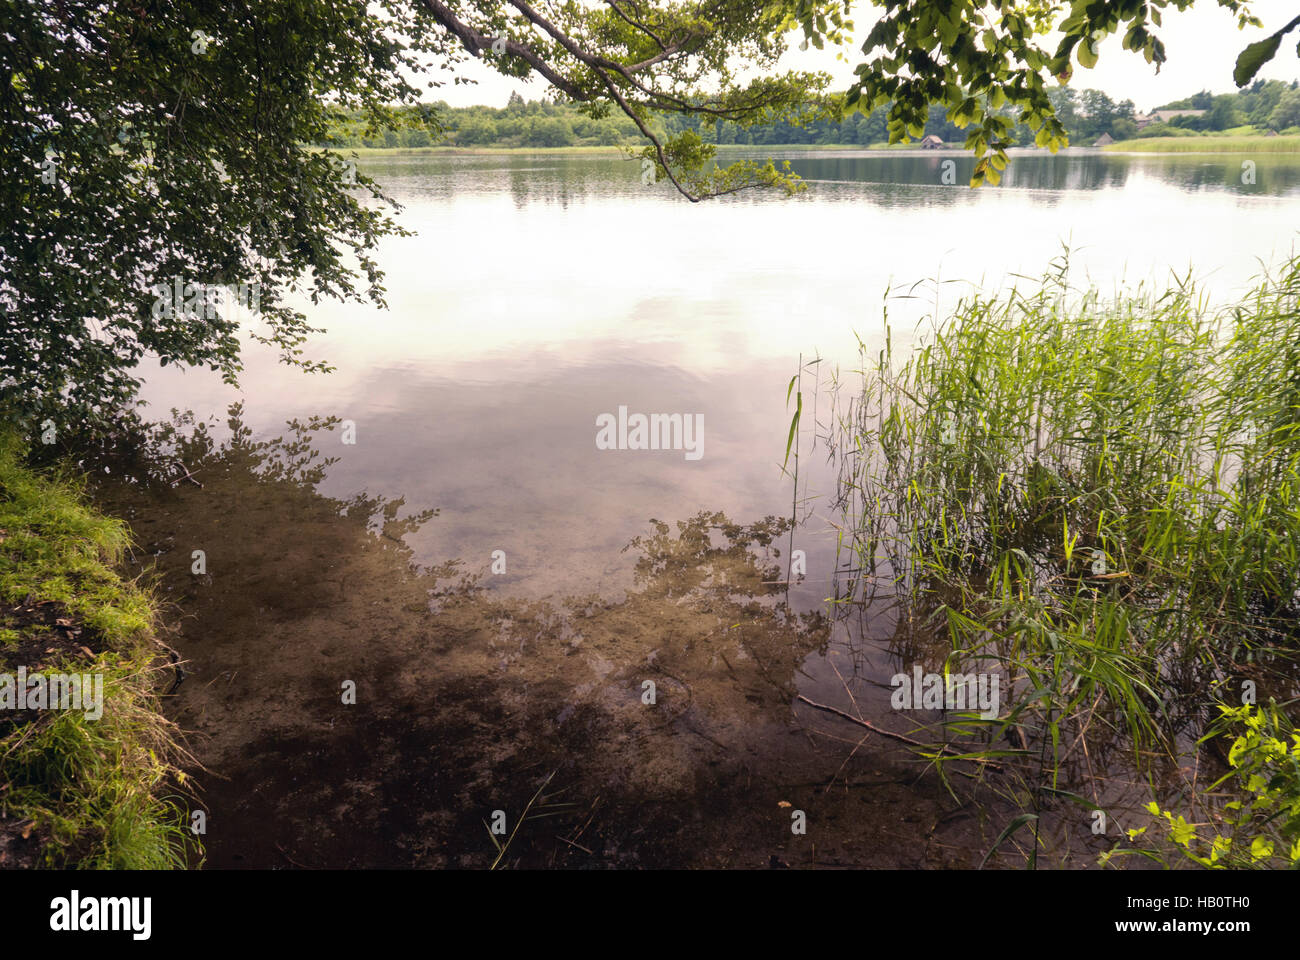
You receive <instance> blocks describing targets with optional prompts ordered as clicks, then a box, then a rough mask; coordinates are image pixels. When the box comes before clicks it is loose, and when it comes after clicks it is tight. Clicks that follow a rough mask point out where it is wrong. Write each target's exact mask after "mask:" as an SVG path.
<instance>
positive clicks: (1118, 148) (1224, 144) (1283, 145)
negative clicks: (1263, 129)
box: [1102, 134, 1300, 153]
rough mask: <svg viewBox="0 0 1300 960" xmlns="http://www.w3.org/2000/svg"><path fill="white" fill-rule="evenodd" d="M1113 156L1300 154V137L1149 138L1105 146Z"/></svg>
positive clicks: (1292, 135)
mask: <svg viewBox="0 0 1300 960" xmlns="http://www.w3.org/2000/svg"><path fill="white" fill-rule="evenodd" d="M1102 149H1103V150H1108V151H1110V152H1111V153H1300V134H1287V135H1282V136H1276V137H1264V136H1258V135H1256V136H1230V137H1217V136H1199V137H1195V136H1194V137H1147V138H1145V139H1140V140H1121V141H1120V142H1119V143H1112V144H1110V145H1109V146H1105V147H1102Z"/></svg>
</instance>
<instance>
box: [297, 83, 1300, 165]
mask: <svg viewBox="0 0 1300 960" xmlns="http://www.w3.org/2000/svg"><path fill="white" fill-rule="evenodd" d="M1298 87H1300V84H1297V83H1296V82H1295V81H1293V82H1292V83H1290V84H1286V83H1283V82H1282V81H1280V80H1258V81H1256V82H1255V83H1254V84H1253V85H1252V86H1250V87H1249V88H1248V89H1245V90H1241V91H1238V92H1236V93H1225V94H1211V93H1209V92H1208V91H1202V92H1201V93H1198V94H1195V95H1194V96H1191V97H1188V98H1186V99H1184V100H1176V101H1173V102H1171V103H1167V104H1164V105H1162V106H1160V107H1157V108H1155V109H1158V110H1180V109H1181V110H1204V111H1205V113H1204V114H1202V115H1199V116H1182V117H1175V118H1173V119H1172V120H1171V121H1169V122H1168V123H1153V124H1150V125H1148V126H1146V127H1145V128H1144V129H1142V130H1141V131H1139V130H1138V123H1137V117H1138V112H1137V109H1136V107H1135V106H1134V104H1133V101H1132V100H1122V101H1120V102H1119V103H1116V102H1115V101H1113V100H1111V98H1110V97H1108V96H1107V95H1106V94H1105V93H1102V92H1101V91H1100V90H1075V89H1073V88H1071V87H1056V88H1054V89H1051V90H1050V91H1049V96H1050V98H1051V100H1052V104H1053V106H1054V107H1055V108H1056V113H1057V116H1058V117H1059V118H1060V119H1061V121H1062V122H1063V123H1064V124H1065V128H1066V129H1067V130H1068V131H1069V134H1070V142H1071V143H1072V144H1075V145H1076V146H1086V145H1088V144H1090V143H1092V142H1093V141H1094V140H1096V139H1097V138H1098V137H1100V136H1101V135H1102V134H1106V133H1108V134H1110V135H1111V136H1112V137H1113V138H1114V139H1116V140H1130V139H1132V138H1134V137H1154V136H1167V135H1171V134H1172V135H1179V134H1191V133H1195V132H1207V131H1219V130H1228V129H1233V128H1238V127H1244V126H1250V127H1254V128H1257V129H1259V130H1268V129H1272V130H1278V131H1281V130H1286V129H1288V128H1291V127H1296V126H1300V89H1298ZM887 112H888V108H887V107H880V108H878V109H876V110H873V111H871V112H870V113H867V114H863V113H853V114H851V115H850V116H848V117H846V118H845V119H844V120H842V121H840V122H838V123H835V122H832V121H828V120H825V119H810V120H809V121H808V122H807V123H806V124H803V125H800V124H798V123H792V122H777V123H769V124H765V125H762V126H753V127H742V126H739V125H737V124H735V123H730V122H727V121H722V122H719V123H716V124H715V123H712V122H710V121H709V120H708V119H706V118H702V117H690V116H686V115H685V114H679V113H675V114H670V115H664V116H659V117H655V118H654V119H653V120H652V121H651V128H652V129H653V130H654V132H655V133H656V134H657V135H659V136H661V137H668V136H673V135H675V134H679V133H682V132H683V131H685V130H688V129H689V130H693V131H695V133H697V134H698V135H699V137H700V139H701V140H703V141H704V142H705V143H717V144H724V145H729V144H738V145H742V146H747V145H753V146H768V145H780V144H809V145H818V144H823V145H824V144H853V145H857V146H869V145H871V144H877V143H886V142H888V140H889V133H888V130H887V128H886V119H885V117H886V114H887ZM946 112H947V111H946V110H945V108H944V107H942V106H940V105H937V104H936V105H933V106H931V107H930V111H929V121H928V122H927V124H926V127H925V133H926V135H927V136H928V135H931V134H933V135H935V136H937V137H939V139H941V140H943V141H945V142H949V143H960V142H962V141H963V140H964V139H965V133H964V132H963V131H962V130H961V128H959V127H957V126H956V125H955V124H953V123H952V122H951V121H949V120H948V118H947V116H946ZM396 113H397V114H398V115H399V116H401V117H402V118H403V120H404V121H405V125H404V126H403V127H402V128H401V129H397V130H393V129H387V130H380V129H374V128H368V127H367V124H366V121H365V120H364V118H363V117H361V116H360V115H359V114H353V113H348V112H344V111H339V112H337V113H336V114H335V118H334V122H333V123H332V124H331V126H330V129H329V133H328V135H327V137H326V138H324V139H322V140H321V141H320V143H321V145H329V146H336V147H377V148H401V147H428V146H433V145H435V144H437V145H443V146H458V147H578V146H617V145H620V144H634V143H637V142H638V137H639V134H638V131H637V129H636V126H635V124H633V122H632V121H631V119H629V118H628V117H626V116H624V115H622V114H613V115H606V116H603V117H601V116H592V115H591V114H590V113H589V112H587V111H586V110H584V108H582V107H579V106H577V105H575V104H571V103H565V102H557V101H554V100H551V99H549V98H548V99H542V100H527V101H526V100H524V98H523V97H521V96H520V95H519V94H518V93H512V94H511V95H510V100H509V102H508V103H507V104H506V106H505V107H504V108H500V109H497V108H493V107H485V106H474V107H451V106H448V105H447V104H446V103H445V102H440V103H435V104H433V105H432V106H431V107H430V106H429V105H422V106H420V107H414V106H411V107H402V108H398V109H397V110H396ZM1015 139H1016V142H1017V144H1019V145H1022V146H1023V145H1030V144H1032V143H1033V142H1034V134H1033V132H1032V131H1031V130H1030V129H1029V128H1028V127H1026V126H1023V125H1021V126H1020V127H1018V128H1017V130H1016V132H1015Z"/></svg>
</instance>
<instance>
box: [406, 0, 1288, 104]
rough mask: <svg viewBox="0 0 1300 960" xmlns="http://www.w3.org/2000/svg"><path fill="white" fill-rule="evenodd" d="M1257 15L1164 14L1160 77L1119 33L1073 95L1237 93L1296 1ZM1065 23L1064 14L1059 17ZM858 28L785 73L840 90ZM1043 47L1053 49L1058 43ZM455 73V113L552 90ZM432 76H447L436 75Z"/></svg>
mask: <svg viewBox="0 0 1300 960" xmlns="http://www.w3.org/2000/svg"><path fill="white" fill-rule="evenodd" d="M1251 7H1252V10H1253V11H1254V13H1255V15H1256V16H1258V17H1259V18H1260V19H1261V20H1262V21H1263V22H1264V28H1263V29H1258V28H1248V29H1247V30H1245V31H1239V30H1238V29H1237V23H1236V19H1235V18H1234V17H1233V15H1232V14H1231V13H1229V12H1228V11H1226V10H1224V9H1222V8H1221V7H1219V6H1218V5H1217V4H1216V3H1214V0H1200V2H1199V3H1198V4H1197V5H1196V6H1195V7H1194V8H1192V9H1190V10H1188V11H1186V12H1185V13H1178V12H1177V11H1176V10H1173V9H1172V8H1170V9H1167V10H1166V11H1165V14H1164V26H1163V27H1160V28H1157V29H1156V31H1155V32H1156V35H1157V36H1158V37H1160V39H1161V40H1163V41H1164V44H1165V51H1166V54H1167V56H1168V58H1169V59H1168V61H1167V62H1166V63H1165V65H1164V67H1163V68H1162V69H1161V71H1160V74H1159V75H1158V76H1157V75H1156V73H1155V67H1154V66H1152V65H1149V64H1148V63H1147V62H1146V60H1145V59H1144V58H1143V57H1142V55H1141V54H1136V53H1132V52H1130V51H1127V50H1124V49H1122V48H1121V46H1120V43H1121V39H1122V35H1121V34H1118V33H1117V34H1113V35H1111V36H1110V37H1108V38H1107V39H1106V41H1105V42H1104V43H1103V44H1102V45H1101V47H1100V50H1099V52H1100V54H1101V56H1100V59H1099V60H1098V62H1097V66H1096V67H1094V68H1093V69H1092V70H1085V69H1083V68H1082V67H1079V66H1078V65H1077V63H1076V65H1075V73H1074V78H1073V80H1072V81H1071V85H1072V86H1074V87H1075V88H1076V89H1085V88H1088V87H1091V88H1094V89H1098V90H1103V91H1105V93H1106V94H1107V95H1108V96H1110V97H1111V99H1113V100H1116V101H1119V100H1125V99H1131V100H1132V101H1133V102H1134V103H1135V104H1136V105H1137V108H1138V110H1139V111H1146V110H1150V109H1152V108H1154V107H1156V106H1157V105H1159V104H1162V103H1166V102H1168V101H1170V100H1179V99H1182V98H1183V97H1188V96H1191V95H1192V94H1194V93H1196V92H1198V91H1200V90H1205V89H1208V90H1210V91H1211V92H1212V93H1231V92H1232V91H1234V90H1236V89H1237V88H1236V85H1235V84H1234V83H1233V82H1232V68H1233V65H1234V64H1235V63H1236V61H1237V54H1238V53H1239V52H1240V51H1241V49H1242V48H1243V47H1245V46H1246V45H1247V44H1249V43H1253V42H1254V41H1256V40H1262V39H1263V38H1264V37H1266V36H1267V35H1268V34H1270V33H1272V32H1273V31H1274V30H1277V29H1278V28H1279V27H1282V26H1283V25H1285V24H1286V23H1287V22H1289V21H1290V19H1291V18H1292V17H1294V16H1295V15H1296V5H1295V3H1294V0H1256V2H1254V3H1253V4H1251ZM1062 16H1064V13H1062ZM852 19H853V21H854V23H855V24H856V25H857V29H856V31H855V32H856V34H857V38H858V39H857V41H856V42H855V43H854V44H853V46H852V47H851V48H850V51H851V52H850V53H848V54H847V56H848V60H847V61H838V62H837V61H836V59H835V53H834V51H832V50H829V49H827V50H816V49H813V48H811V47H810V48H809V49H808V50H807V51H806V52H805V51H801V50H799V49H797V43H796V44H792V48H793V49H791V50H790V52H789V53H788V54H787V55H786V56H785V57H784V58H783V59H782V61H781V66H782V68H784V69H791V70H824V71H826V72H828V73H830V74H831V75H832V76H834V77H835V78H836V81H837V86H838V87H840V88H843V87H845V86H847V85H848V82H849V81H850V80H851V79H852V76H853V67H854V66H855V65H856V64H857V63H859V62H860V61H861V59H862V55H861V53H860V52H859V48H860V47H861V43H862V39H863V38H865V37H866V35H867V33H868V32H869V31H870V29H871V26H872V24H874V23H875V21H876V19H877V13H876V9H875V7H874V6H873V5H872V4H871V3H869V2H866V0H855V3H854V7H853V18H852ZM1297 42H1300V30H1297V31H1293V32H1292V33H1291V34H1289V35H1288V36H1287V38H1285V39H1284V40H1283V42H1282V47H1281V49H1280V50H1279V51H1278V54H1277V56H1276V57H1275V58H1274V59H1273V61H1272V62H1270V63H1269V64H1267V65H1265V67H1264V68H1263V70H1261V71H1260V73H1259V74H1258V76H1259V77H1263V78H1265V79H1276V80H1285V81H1287V82H1288V83H1289V82H1291V81H1292V80H1295V79H1297V78H1300V59H1297V57H1296V44H1297ZM1045 46H1046V47H1047V48H1048V49H1049V50H1050V49H1052V48H1054V46H1055V42H1054V41H1052V42H1049V43H1047V44H1045ZM458 74H459V75H460V76H462V77H465V78H468V79H472V80H474V81H476V82H475V83H473V84H457V85H452V84H451V82H450V80H448V82H447V83H446V84H445V85H444V86H442V87H439V88H436V89H434V90H431V91H429V92H428V95H427V97H426V99H430V100H446V101H447V102H448V103H449V104H451V105H452V106H454V107H462V106H471V105H474V104H487V105H489V106H493V107H504V106H505V104H506V100H507V99H509V97H510V92H511V91H512V90H518V91H519V93H520V94H521V95H522V96H523V97H524V98H525V99H528V100H536V99H539V98H540V97H542V96H543V95H544V93H545V92H546V91H547V89H548V87H549V84H547V83H546V82H545V81H544V80H542V79H541V78H540V77H535V78H534V79H533V80H532V81H530V82H528V83H522V82H520V81H519V80H517V79H515V78H513V77H503V76H501V75H500V74H498V73H496V72H495V71H493V70H491V69H489V68H488V67H487V66H485V65H484V64H482V63H479V62H477V61H469V62H467V63H465V64H463V65H462V66H461V68H460V69H459V70H458ZM431 75H432V76H435V77H439V78H442V77H447V76H448V75H447V74H442V73H440V72H436V71H435V72H434V73H433V74H431Z"/></svg>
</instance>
